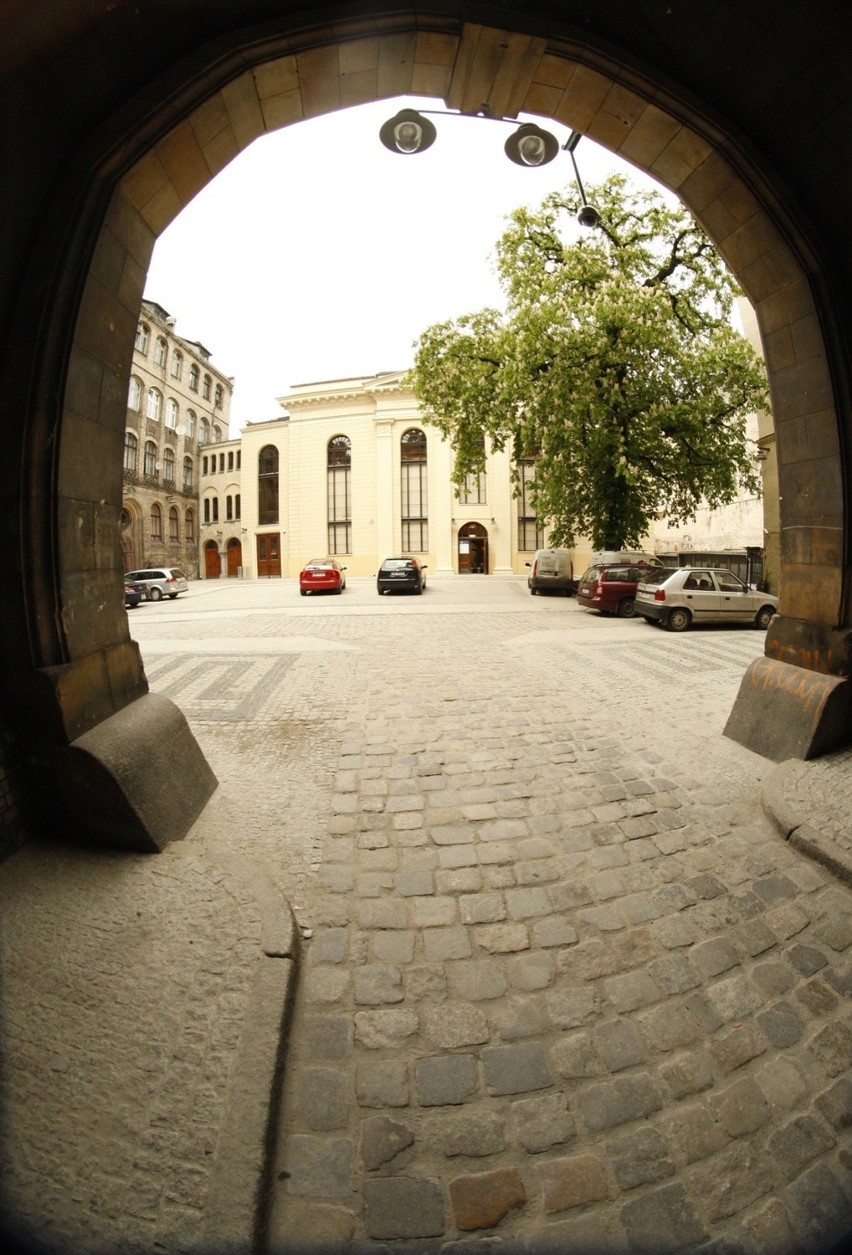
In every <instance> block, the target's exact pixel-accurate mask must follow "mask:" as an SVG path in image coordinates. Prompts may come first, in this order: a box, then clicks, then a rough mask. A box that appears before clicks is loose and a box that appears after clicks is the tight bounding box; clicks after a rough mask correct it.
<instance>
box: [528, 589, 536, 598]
mask: <svg viewBox="0 0 852 1255" xmlns="http://www.w3.org/2000/svg"><path fill="white" fill-rule="evenodd" d="M537 592H538V589H535V588H531V589H530V596H531V597H535V595H536V593H537Z"/></svg>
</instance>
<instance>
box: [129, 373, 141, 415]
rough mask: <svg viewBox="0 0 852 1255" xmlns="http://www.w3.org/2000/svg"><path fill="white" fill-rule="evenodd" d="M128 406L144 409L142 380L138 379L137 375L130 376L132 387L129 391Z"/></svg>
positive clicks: (133, 408)
mask: <svg viewBox="0 0 852 1255" xmlns="http://www.w3.org/2000/svg"><path fill="white" fill-rule="evenodd" d="M127 408H128V409H129V410H136V411H137V412H138V411H139V410H141V409H142V380H141V379H137V378H136V376H135V375H131V376H130V388H129V389H128V392H127Z"/></svg>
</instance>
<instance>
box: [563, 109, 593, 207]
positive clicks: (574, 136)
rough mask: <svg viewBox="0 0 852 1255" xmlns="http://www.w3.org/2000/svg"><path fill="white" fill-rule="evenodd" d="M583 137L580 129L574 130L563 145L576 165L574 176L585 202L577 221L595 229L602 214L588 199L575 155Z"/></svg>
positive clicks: (572, 162) (574, 165) (581, 197)
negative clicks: (575, 150)
mask: <svg viewBox="0 0 852 1255" xmlns="http://www.w3.org/2000/svg"><path fill="white" fill-rule="evenodd" d="M582 138H583V136H582V135H581V134H580V132H579V131H572V132H571V134H570V135H569V136H568V139H567V140H566V141H565V143H564V144H563V145H562V147H563V149H564V151H565V152H567V153H568V156H569V157H570V158H571V164H572V165H573V167H574V177H575V179H576V180H577V187H578V188H579V189H580V199H581V200H582V202H583V203H582V205H581V206H580V212H579V213H578V214H577V221H578V222H579V224H580V226H581V227H589V228H590V229H593V228H594V227H599V226H600V224H601V216H600V214H599V213H598V211H597V209H595V207H594V205H590V204H589V202H588V201H587V200H586V192H585V189H584V188H583V182H582V180H581V178H580V171H579V170H578V169H577V158H576V157H575V156H574V149H575V148H576V147H577V145H578V144H579V142H580V140H581V139H582Z"/></svg>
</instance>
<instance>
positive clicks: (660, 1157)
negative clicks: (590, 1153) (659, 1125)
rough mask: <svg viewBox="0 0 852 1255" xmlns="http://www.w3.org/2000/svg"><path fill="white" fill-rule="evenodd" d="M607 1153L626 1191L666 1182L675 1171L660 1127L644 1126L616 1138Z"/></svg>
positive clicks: (616, 1175) (617, 1178)
mask: <svg viewBox="0 0 852 1255" xmlns="http://www.w3.org/2000/svg"><path fill="white" fill-rule="evenodd" d="M607 1154H608V1155H609V1159H610V1163H611V1164H612V1169H613V1172H614V1173H615V1179H616V1181H617V1182H618V1184H619V1186H620V1187H621V1189H622V1190H633V1189H635V1188H636V1187H637V1186H638V1185H647V1184H648V1182H649V1181H662V1180H664V1179H665V1178H667V1177H672V1176H674V1173H675V1165H674V1163H673V1161H672V1159H671V1156H670V1152H669V1147H668V1144H667V1143H666V1140H665V1138H664V1137H663V1136H662V1134H661V1133H660V1132H659V1131H658V1130H657V1129H653V1128H640V1129H636V1130H635V1131H634V1132H632V1133H628V1134H626V1135H625V1136H624V1137H620V1138H616V1139H613V1140H612V1141H610V1142H608V1143H607Z"/></svg>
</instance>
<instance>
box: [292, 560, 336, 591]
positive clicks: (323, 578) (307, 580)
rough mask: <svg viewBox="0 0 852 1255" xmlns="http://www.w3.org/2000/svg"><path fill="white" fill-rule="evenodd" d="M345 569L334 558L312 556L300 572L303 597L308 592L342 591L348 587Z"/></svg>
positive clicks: (300, 586) (300, 587)
mask: <svg viewBox="0 0 852 1255" xmlns="http://www.w3.org/2000/svg"><path fill="white" fill-rule="evenodd" d="M345 570H346V567H345V566H341V565H340V564H339V563H338V562H335V560H334V558H311V560H310V562H306V563H305V565H304V566H303V567H302V569H301V571H300V572H299V592H300V593H301V594H302V596H303V597H307V595H308V593H342V592H343V590H344V588H345V587H346V576H345V575H344V574H343V572H344V571H345Z"/></svg>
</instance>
